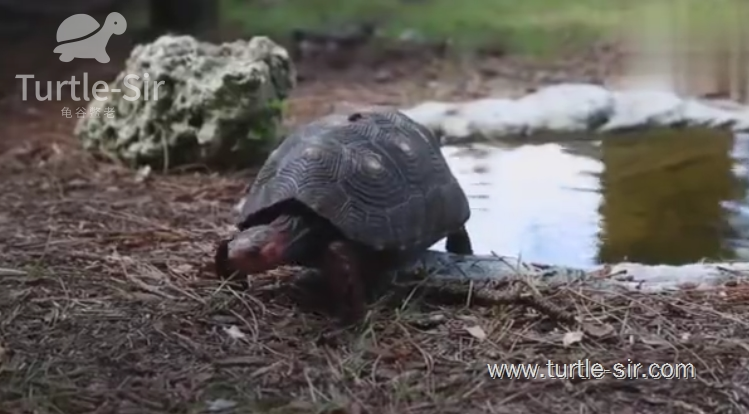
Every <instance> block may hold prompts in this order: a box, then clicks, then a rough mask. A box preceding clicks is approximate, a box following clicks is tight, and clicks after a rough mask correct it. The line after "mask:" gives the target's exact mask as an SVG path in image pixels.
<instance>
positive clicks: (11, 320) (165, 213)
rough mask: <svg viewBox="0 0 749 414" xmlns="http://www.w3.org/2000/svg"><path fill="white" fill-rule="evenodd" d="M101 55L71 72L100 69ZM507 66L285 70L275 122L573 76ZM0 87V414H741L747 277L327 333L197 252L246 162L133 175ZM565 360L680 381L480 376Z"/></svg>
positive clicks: (379, 305)
mask: <svg viewBox="0 0 749 414" xmlns="http://www.w3.org/2000/svg"><path fill="white" fill-rule="evenodd" d="M16 46H17V49H18V50H21V51H22V50H24V48H25V46H24V45H16ZM123 50H124V49H123ZM24 56H28V54H27V55H21V54H19V55H18V56H17V58H16V59H13V58H11V59H10V60H6V62H8V61H12V62H16V65H17V66H16V67H12V68H9V67H8V66H6V67H5V69H6V74H7V73H30V72H23V71H24V70H27V69H28V68H32V69H34V72H33V73H37V74H38V75H37V77H38V78H43V77H44V76H48V77H49V78H50V79H51V78H52V77H53V76H56V77H57V78H60V76H59V74H60V73H61V71H62V70H63V69H61V67H60V65H59V64H57V63H55V62H54V61H49V62H46V61H45V62H40V61H38V60H37V61H33V60H28V59H24ZM121 57H122V56H120V58H121ZM113 62H115V63H113V64H112V65H110V66H109V67H107V68H103V69H102V68H101V66H97V68H98V69H94V68H92V67H89V68H86V67H76V68H75V69H72V71H73V72H75V71H81V70H87V71H88V72H89V73H93V72H94V71H95V70H96V71H98V72H96V73H97V74H98V75H97V76H99V77H100V78H104V79H107V78H111V77H112V76H113V74H114V73H116V70H117V63H116V62H118V59H113ZM23 65H27V66H25V67H24V66H23ZM523 65H524V64H522V63H518V62H516V61H512V60H511V59H506V60H501V59H493V60H492V59H485V60H482V61H480V62H476V63H475V64H474V65H473V70H472V71H471V72H470V73H467V72H460V71H459V70H458V69H455V66H454V65H446V64H443V63H440V62H438V61H433V60H427V61H425V60H409V59H400V60H395V61H393V60H391V61H383V62H380V63H379V64H377V65H374V68H372V65H360V67H350V68H348V69H345V70H338V71H332V70H330V69H328V68H325V67H324V65H323V66H321V65H320V64H319V63H316V64H314V65H312V64H310V65H305V64H301V65H300V72H301V73H302V75H303V76H302V79H303V80H302V81H301V82H300V85H299V88H298V90H297V92H296V93H295V96H294V99H293V100H292V103H291V108H290V114H289V117H288V119H289V122H290V123H295V122H302V121H304V120H306V119H308V118H310V117H313V116H316V115H319V114H320V113H321V112H325V111H327V110H328V109H329V108H330V105H331V103H333V102H340V101H343V100H347V101H354V102H371V103H405V102H410V101H413V100H417V99H422V98H425V97H436V98H444V99H448V98H460V97H470V96H480V95H482V94H485V93H487V91H490V90H493V89H502V88H505V90H507V89H506V88H510V89H511V90H513V91H522V90H524V89H525V88H528V87H532V86H533V84H534V83H538V79H539V78H549V79H552V80H553V77H554V76H568V77H570V78H577V79H580V78H586V77H589V76H592V75H591V74H590V73H581V72H579V71H578V72H575V71H569V70H566V69H564V68H562V69H559V68H560V67H561V66H560V67H556V68H554V67H551V66H544V67H543V71H541V70H540V69H538V68H532V69H533V70H531V69H528V68H529V66H523ZM562 66H564V65H562ZM568 66H573V67H574V66H575V65H574V64H572V65H569V64H568ZM42 68H44V69H42ZM523 68H525V69H523ZM549 68H551V69H549ZM70 71H71V69H68V70H66V72H70ZM451 73H452V75H453V76H452V77H450V76H449V75H450V74H451ZM540 73H543V74H542V75H539V74H540ZM560 73H561V75H559V74H560ZM458 74H459V75H460V76H457V75H458ZM550 74H551V75H550ZM509 75H513V76H514V77H513V76H509ZM2 85H3V88H4V89H2V90H3V91H4V92H5V96H4V98H2V99H3V100H2V102H0V105H1V106H2V109H3V111H2V115H1V117H2V122H0V151H1V152H0V206H2V208H0V234H1V235H2V236H3V237H0V412H2V413H6V412H7V413H39V414H41V413H133V414H135V413H138V414H140V413H166V412H169V413H199V412H237V413H240V412H241V413H323V412H326V413H340V414H343V413H348V414H359V413H398V414H402V413H461V414H467V413H484V412H485V413H549V412H554V413H560V414H561V413H671V412H673V413H745V412H749V366H748V365H747V358H748V357H749V346H748V345H747V344H749V330H748V329H747V328H748V327H749V320H747V318H746V317H744V315H746V313H747V311H748V310H749V309H748V307H747V304H746V303H747V299H749V290H747V287H746V286H743V285H733V286H726V287H724V288H721V289H717V290H716V291H712V292H705V293H696V292H689V291H685V292H683V293H682V294H678V295H673V296H647V295H642V294H624V293H621V292H601V291H591V290H586V289H583V288H580V287H572V286H570V287H566V288H562V289H556V290H546V289H543V290H542V291H539V292H535V293H533V294H535V295H541V296H543V298H544V300H546V301H550V302H553V303H554V304H556V305H557V307H559V308H561V309H563V310H564V311H566V312H567V313H570V314H572V315H574V316H575V318H576V319H577V321H575V322H571V321H565V320H560V319H559V318H558V315H555V314H553V313H548V312H539V311H537V310H534V309H530V308H528V307H526V306H524V305H523V304H522V303H508V304H503V305H500V306H493V307H492V306H478V305H476V304H472V303H470V301H469V300H468V296H467V295H466V296H464V297H455V296H454V295H452V296H450V295H445V294H442V293H440V292H437V291H433V290H430V289H429V288H428V287H420V288H414V287H399V288H397V289H396V288H394V289H393V290H392V291H390V292H389V293H388V294H387V295H386V296H385V297H383V298H381V299H379V300H378V301H377V302H376V303H374V304H372V307H371V309H372V312H371V314H370V316H369V318H368V320H367V321H366V322H365V323H363V324H362V325H361V326H359V327H358V328H356V329H350V330H339V329H338V328H336V325H335V324H334V322H333V320H332V319H331V317H330V316H329V314H328V313H327V312H326V311H325V307H324V306H322V305H323V304H321V303H320V302H321V301H319V300H318V301H316V300H314V299H315V297H314V295H310V294H309V292H305V291H303V290H300V289H299V288H297V287H295V285H294V284H293V283H291V282H290V281H289V280H290V279H291V278H292V275H290V274H289V272H284V271H279V272H277V273H276V274H273V275H268V276H267V277H264V278H260V279H259V280H258V281H257V282H256V283H254V284H253V287H252V289H250V290H249V291H239V290H234V289H232V288H230V287H228V286H226V285H224V284H222V283H221V282H219V281H217V280H216V279H215V278H214V277H213V274H212V264H211V258H212V253H213V248H214V246H215V243H216V241H217V240H218V239H219V238H220V237H223V236H225V235H227V234H228V233H229V232H230V230H231V227H230V224H231V219H232V212H231V208H232V206H233V205H234V204H235V203H236V202H237V201H238V198H239V196H240V194H241V190H242V189H243V188H244V187H245V186H246V185H247V184H248V183H249V182H250V180H251V172H242V173H236V174H224V175H218V174H215V173H209V172H202V171H197V172H195V171H191V172H182V173H177V172H175V173H170V174H153V175H151V176H149V177H145V179H144V178H143V177H138V176H137V175H136V174H135V173H134V172H133V171H129V170H126V169H124V168H122V167H120V166H117V165H114V164H112V163H110V162H107V161H103V160H97V159H95V158H94V157H92V156H91V155H88V154H85V153H83V152H82V151H81V150H80V149H79V148H78V146H77V143H76V142H75V140H74V139H73V137H72V136H71V131H72V127H73V125H74V121H75V119H66V118H64V117H62V116H61V113H60V110H61V107H63V106H75V105H76V103H75V102H71V101H66V102H63V103H61V102H53V103H48V104H44V105H43V104H39V103H34V104H31V103H26V102H21V101H20V100H19V99H17V95H16V94H15V92H14V91H13V90H12V88H11V86H9V85H10V84H9V83H8V82H6V83H4V84H2ZM577 333H582V336H579V335H578V334H577ZM565 339H566V340H565ZM578 360H583V361H585V360H587V361H590V363H591V364H594V363H600V364H602V365H603V366H605V367H607V368H610V367H611V366H612V365H613V364H615V363H622V364H625V366H626V364H628V362H630V361H631V362H632V363H640V364H643V365H647V364H649V363H676V364H692V366H693V369H694V372H695V373H696V376H697V378H693V379H692V378H681V379H644V378H634V379H632V378H630V379H616V378H614V376H613V375H606V376H604V378H601V379H581V378H571V379H548V378H547V379H539V378H536V379H532V378H530V379H492V378H491V377H490V375H489V372H488V369H487V364H495V363H497V364H500V363H521V364H529V363H539V364H542V368H543V369H544V370H545V369H546V363H547V361H552V362H554V363H558V364H563V363H573V362H576V361H578ZM542 372H544V371H542Z"/></svg>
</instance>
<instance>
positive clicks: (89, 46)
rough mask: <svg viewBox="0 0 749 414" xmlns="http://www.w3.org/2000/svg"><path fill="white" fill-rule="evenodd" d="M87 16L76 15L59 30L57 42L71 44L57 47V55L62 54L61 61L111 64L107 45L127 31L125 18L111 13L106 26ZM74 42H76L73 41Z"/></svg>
mask: <svg viewBox="0 0 749 414" xmlns="http://www.w3.org/2000/svg"><path fill="white" fill-rule="evenodd" d="M97 29H99V23H97V21H96V20H95V19H94V18H93V17H91V16H89V15H87V14H74V15H72V16H70V17H68V18H67V19H65V20H64V21H63V22H62V23H60V27H58V28H57V41H58V42H69V43H63V44H61V45H59V46H57V47H56V48H55V50H54V52H55V53H59V54H60V61H62V62H70V61H71V60H73V59H75V58H79V59H96V60H97V61H98V62H100V63H107V62H109V55H108V54H107V43H108V42H109V38H110V37H111V36H112V35H113V34H116V35H121V34H123V33H125V30H126V29H127V21H126V20H125V17H124V16H123V15H121V14H120V13H117V12H112V13H109V15H108V16H107V19H106V21H105V22H104V25H103V26H101V29H100V30H98V31H97ZM72 40H74V41H72Z"/></svg>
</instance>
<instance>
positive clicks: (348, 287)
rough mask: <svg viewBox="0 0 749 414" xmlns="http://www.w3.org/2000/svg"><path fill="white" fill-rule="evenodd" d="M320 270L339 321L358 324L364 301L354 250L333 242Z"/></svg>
mask: <svg viewBox="0 0 749 414" xmlns="http://www.w3.org/2000/svg"><path fill="white" fill-rule="evenodd" d="M322 270H323V273H324V274H325V278H326V279H327V282H328V286H329V289H330V293H332V294H333V295H334V300H335V301H336V302H337V303H336V306H337V307H338V309H339V316H340V317H341V320H342V321H343V322H344V323H345V324H347V325H348V324H353V323H356V322H358V321H360V320H361V319H362V318H363V317H364V311H365V301H366V298H365V289H364V275H363V273H362V272H363V264H362V263H361V257H360V255H359V254H358V252H357V251H356V249H355V248H354V247H353V246H351V245H350V244H349V243H347V242H344V241H334V242H332V243H331V244H330V245H329V246H328V249H327V251H326V252H325V255H324V257H323V263H322Z"/></svg>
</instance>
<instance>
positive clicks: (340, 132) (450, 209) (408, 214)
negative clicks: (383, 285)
mask: <svg viewBox="0 0 749 414" xmlns="http://www.w3.org/2000/svg"><path fill="white" fill-rule="evenodd" d="M362 114H363V115H362V116H361V117H359V118H352V120H349V119H348V117H347V116H345V115H331V116H328V117H325V118H322V119H320V120H318V121H315V122H313V123H310V124H307V125H306V126H303V127H301V128H299V129H298V130H297V131H295V132H294V133H292V134H291V135H290V136H289V137H288V138H287V139H286V140H284V141H283V142H282V143H281V145H279V147H278V149H277V150H276V151H275V152H274V154H273V155H272V156H271V157H269V159H268V161H267V162H266V165H265V166H264V167H263V168H262V169H261V171H260V172H259V174H258V177H257V179H256V182H255V183H254V184H253V186H252V188H251V189H250V192H249V194H248V198H247V202H246V203H245V204H244V208H243V211H242V221H241V222H240V228H245V227H247V226H249V225H252V219H253V216H254V215H255V214H256V213H257V212H259V211H260V210H263V209H266V208H268V207H271V206H273V205H274V204H276V203H279V202H281V201H284V200H287V199H289V198H295V199H297V200H299V201H301V202H302V203H304V204H306V205H307V206H308V207H310V208H311V209H312V210H314V211H315V212H316V213H317V214H319V215H321V216H322V217H324V218H326V219H327V220H329V221H330V222H331V223H333V224H334V225H335V226H337V227H338V229H339V230H340V231H341V232H342V233H343V234H344V235H345V236H346V237H348V238H350V239H352V240H354V241H358V242H361V243H364V244H367V245H369V246H371V247H375V248H383V249H390V248H392V249H403V250H405V249H411V248H413V249H418V248H425V247H429V246H431V245H432V244H434V243H436V242H437V241H438V240H440V239H441V238H443V237H445V236H446V235H447V234H448V233H449V232H452V231H455V230H457V229H458V228H459V227H461V226H462V225H463V224H464V223H465V222H466V221H467V220H468V218H469V217H470V210H469V207H468V199H467V198H466V196H465V193H464V192H463V190H462V189H461V188H460V186H459V184H458V182H457V180H456V179H455V177H454V176H453V174H452V172H451V171H450V169H449V167H448V165H447V162H446V161H445V159H444V157H443V155H442V153H441V152H440V147H439V142H438V140H437V139H436V138H435V137H434V136H433V135H432V134H431V132H429V131H428V130H426V128H425V127H423V126H421V125H419V124H417V123H416V122H414V121H412V120H411V119H410V118H408V117H407V116H406V115H404V114H402V113H400V112H396V111H386V112H362Z"/></svg>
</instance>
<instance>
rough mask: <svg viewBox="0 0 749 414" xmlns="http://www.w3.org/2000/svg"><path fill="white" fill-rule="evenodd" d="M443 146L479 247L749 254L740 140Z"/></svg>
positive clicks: (676, 135)
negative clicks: (464, 198) (468, 209)
mask: <svg viewBox="0 0 749 414" xmlns="http://www.w3.org/2000/svg"><path fill="white" fill-rule="evenodd" d="M444 152H445V155H446V157H447V159H448V162H449V163H450V165H451V168H452V169H453V172H454V173H455V175H456V177H457V178H458V180H459V181H460V182H461V184H462V185H463V187H464V189H465V191H466V193H467V194H468V196H469V200H470V202H471V208H472V210H473V215H472V217H471V220H470V221H469V223H468V231H469V232H470V233H471V236H472V239H473V242H474V247H475V250H476V252H477V253H483V254H489V253H492V252H495V253H497V254H502V255H520V256H522V257H523V258H524V259H526V260H533V261H542V262H549V263H557V264H564V265H570V266H590V265H594V264H596V263H601V262H616V261H621V260H625V259H626V260H630V261H635V262H640V263H671V264H680V263H687V262H694V261H698V260H701V259H715V260H717V259H728V258H733V257H736V252H741V251H746V252H747V254H749V242H745V241H747V240H749V220H747V218H748V217H749V202H748V201H747V192H746V179H745V178H743V177H746V171H742V169H746V165H747V164H746V160H747V158H749V139H746V138H744V139H734V138H733V137H732V136H731V135H730V134H728V133H721V132H717V131H707V130H690V131H685V130H682V131H673V130H672V131H653V132H647V133H637V134H634V135H630V136H620V137H616V138H613V139H607V140H604V142H603V143H590V142H583V143H579V142H578V143H576V144H575V145H574V146H572V145H570V144H555V143H552V144H545V145H536V146H519V147H497V146H482V145H477V146H473V147H471V148H455V147H453V148H450V147H448V148H445V149H444ZM435 247H436V248H440V249H442V247H443V246H442V244H440V245H437V246H435Z"/></svg>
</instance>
